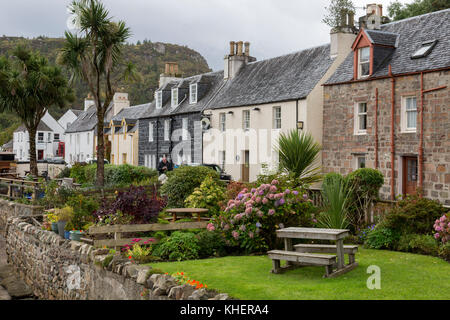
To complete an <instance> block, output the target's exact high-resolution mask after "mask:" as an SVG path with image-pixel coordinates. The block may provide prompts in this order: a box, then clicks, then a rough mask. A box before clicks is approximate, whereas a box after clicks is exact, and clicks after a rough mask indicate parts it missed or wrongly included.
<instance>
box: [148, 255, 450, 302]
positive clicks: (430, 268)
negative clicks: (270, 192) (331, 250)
mask: <svg viewBox="0 0 450 320" xmlns="http://www.w3.org/2000/svg"><path fill="white" fill-rule="evenodd" d="M356 260H357V261H358V263H359V266H358V267H357V268H356V269H354V270H352V271H350V272H349V273H346V274H344V275H341V276H339V277H337V278H331V279H328V278H322V275H323V274H324V272H325V268H324V267H305V268H299V269H295V270H291V271H287V272H285V273H283V274H272V273H270V270H271V267H272V262H271V260H270V259H269V258H267V257H266V256H243V257H225V258H214V259H205V260H192V261H182V262H161V263H153V264H150V265H151V266H152V267H154V268H159V269H162V270H164V271H166V272H168V273H169V274H172V273H175V272H178V271H182V272H184V273H185V274H187V275H188V276H189V277H191V278H193V279H195V280H199V281H201V282H203V283H205V284H207V285H208V288H211V289H216V290H217V291H219V292H224V293H228V294H229V295H230V296H232V297H235V298H238V299H247V300H278V299H279V300H290V299H292V300H301V299H394V300H395V299H450V263H448V262H445V261H444V260H442V259H439V258H434V257H429V256H423V255H417V254H409V253H402V252H393V251H383V250H367V249H360V251H359V253H358V254H357V255H356ZM370 265H377V266H379V267H380V268H381V289H380V290H376V289H374V290H369V289H368V288H367V286H366V281H367V278H368V277H369V276H370V274H367V267H368V266H370Z"/></svg>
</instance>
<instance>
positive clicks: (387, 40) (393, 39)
mask: <svg viewBox="0 0 450 320" xmlns="http://www.w3.org/2000/svg"><path fill="white" fill-rule="evenodd" d="M364 31H365V32H366V34H367V36H368V37H369V39H370V41H371V42H372V43H373V44H378V45H384V46H391V47H395V46H396V43H397V39H398V38H399V34H397V33H391V32H386V31H381V30H364Z"/></svg>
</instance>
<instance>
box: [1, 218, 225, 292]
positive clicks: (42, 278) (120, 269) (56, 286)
mask: <svg viewBox="0 0 450 320" xmlns="http://www.w3.org/2000/svg"><path fill="white" fill-rule="evenodd" d="M6 252H7V255H8V262H9V263H10V264H12V265H13V267H14V268H15V270H16V272H17V273H18V274H19V275H20V277H21V278H22V279H23V280H25V282H26V283H27V284H28V285H29V286H30V287H31V288H32V290H33V293H34V295H35V296H37V297H38V298H40V299H60V300H66V299H71V300H181V299H183V300H185V299H187V300H206V299H209V300H226V299H229V298H228V295H227V294H217V293H216V292H213V291H210V290H205V289H199V290H194V288H193V287H192V286H190V285H181V286H180V285H178V284H177V283H176V282H175V279H174V278H172V277H171V276H169V275H165V274H152V275H150V273H149V270H150V269H151V267H148V266H139V265H136V264H132V263H131V262H130V261H128V260H127V259H125V258H123V257H121V256H120V255H119V254H117V255H110V254H109V249H95V248H94V247H92V246H90V245H88V244H83V243H81V242H77V241H70V240H65V239H63V238H61V237H60V236H58V235H56V234H55V233H53V232H51V231H46V230H41V229H40V228H38V227H36V226H34V225H32V224H30V223H27V222H25V221H23V220H21V219H19V218H10V219H8V224H7V228H6ZM149 275H150V276H149Z"/></svg>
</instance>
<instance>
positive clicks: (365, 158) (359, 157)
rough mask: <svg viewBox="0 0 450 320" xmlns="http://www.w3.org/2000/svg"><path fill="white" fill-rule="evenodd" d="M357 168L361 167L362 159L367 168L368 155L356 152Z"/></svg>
mask: <svg viewBox="0 0 450 320" xmlns="http://www.w3.org/2000/svg"><path fill="white" fill-rule="evenodd" d="M354 156H355V166H354V168H355V170H358V169H361V168H360V166H359V164H360V159H364V168H367V157H366V155H365V154H355V155H354Z"/></svg>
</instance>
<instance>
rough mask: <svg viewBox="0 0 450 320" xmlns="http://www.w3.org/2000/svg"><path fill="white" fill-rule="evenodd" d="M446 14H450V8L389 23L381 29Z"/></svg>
mask: <svg viewBox="0 0 450 320" xmlns="http://www.w3.org/2000/svg"><path fill="white" fill-rule="evenodd" d="M444 12H450V8H448V9H443V10H439V11H433V12H428V13H424V14H421V15H418V16H414V17H409V18H406V19H402V20H398V21H392V22H389V23H385V24H382V25H381V27H383V26H387V25H393V24H396V23H401V22H406V21H411V20H414V19H420V18H422V17H426V16H430V15H435V14H442V13H444Z"/></svg>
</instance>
